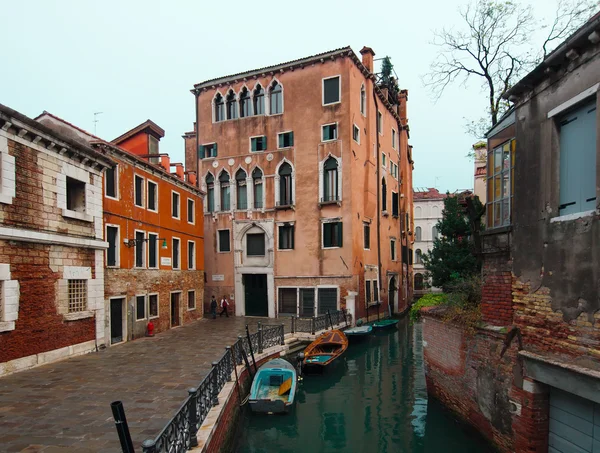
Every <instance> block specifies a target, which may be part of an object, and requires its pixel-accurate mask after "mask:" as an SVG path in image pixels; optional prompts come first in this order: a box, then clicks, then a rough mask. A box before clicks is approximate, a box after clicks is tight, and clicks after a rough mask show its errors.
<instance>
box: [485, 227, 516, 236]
mask: <svg viewBox="0 0 600 453" xmlns="http://www.w3.org/2000/svg"><path fill="white" fill-rule="evenodd" d="M510 231H512V225H506V226H503V227H496V228H490V229H489V230H484V231H482V232H481V233H479V234H481V235H482V236H487V235H492V234H501V233H508V232H510Z"/></svg>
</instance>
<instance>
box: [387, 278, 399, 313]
mask: <svg viewBox="0 0 600 453" xmlns="http://www.w3.org/2000/svg"><path fill="white" fill-rule="evenodd" d="M388 303H389V304H390V307H392V310H393V312H394V313H398V281H397V279H396V276H395V275H392V277H391V278H390V284H389V286H388Z"/></svg>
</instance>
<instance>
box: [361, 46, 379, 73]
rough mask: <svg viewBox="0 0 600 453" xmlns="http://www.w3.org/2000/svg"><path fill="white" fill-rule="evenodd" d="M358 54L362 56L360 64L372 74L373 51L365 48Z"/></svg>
mask: <svg viewBox="0 0 600 453" xmlns="http://www.w3.org/2000/svg"><path fill="white" fill-rule="evenodd" d="M360 54H361V55H362V64H363V65H364V67H365V68H367V69H368V71H369V72H370V73H373V57H374V56H375V52H373V49H371V48H370V47H367V46H365V47H363V48H362V49H360Z"/></svg>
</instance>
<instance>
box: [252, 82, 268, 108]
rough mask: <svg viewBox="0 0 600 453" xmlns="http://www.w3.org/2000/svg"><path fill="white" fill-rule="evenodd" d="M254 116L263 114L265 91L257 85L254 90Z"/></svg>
mask: <svg viewBox="0 0 600 453" xmlns="http://www.w3.org/2000/svg"><path fill="white" fill-rule="evenodd" d="M254 114H255V115H264V114H265V90H263V87H261V86H260V84H259V85H257V86H256V88H255V89H254Z"/></svg>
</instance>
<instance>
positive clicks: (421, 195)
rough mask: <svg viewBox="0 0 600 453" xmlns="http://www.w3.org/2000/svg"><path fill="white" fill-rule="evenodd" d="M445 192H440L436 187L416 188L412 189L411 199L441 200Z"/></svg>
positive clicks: (444, 196)
mask: <svg viewBox="0 0 600 453" xmlns="http://www.w3.org/2000/svg"><path fill="white" fill-rule="evenodd" d="M444 198H446V194H442V193H440V192H439V191H438V190H437V189H436V188H434V187H430V188H417V189H413V200H414V201H417V200H443V199H444Z"/></svg>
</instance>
